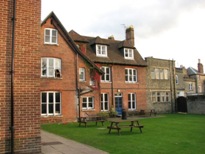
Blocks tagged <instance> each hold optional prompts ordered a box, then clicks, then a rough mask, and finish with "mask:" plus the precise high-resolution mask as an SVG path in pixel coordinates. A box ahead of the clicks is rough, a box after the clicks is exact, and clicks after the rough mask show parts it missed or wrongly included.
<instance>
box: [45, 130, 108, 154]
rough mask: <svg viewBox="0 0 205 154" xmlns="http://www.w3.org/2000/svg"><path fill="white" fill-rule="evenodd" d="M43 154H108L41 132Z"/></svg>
mask: <svg viewBox="0 0 205 154" xmlns="http://www.w3.org/2000/svg"><path fill="white" fill-rule="evenodd" d="M41 142H42V146H41V150H42V154H108V153H107V152H104V151H102V150H99V149H96V148H94V147H91V146H88V145H85V144H82V143H78V142H75V141H72V140H69V139H65V138H63V137H60V136H57V135H54V134H51V133H48V132H46V131H43V130H42V131H41Z"/></svg>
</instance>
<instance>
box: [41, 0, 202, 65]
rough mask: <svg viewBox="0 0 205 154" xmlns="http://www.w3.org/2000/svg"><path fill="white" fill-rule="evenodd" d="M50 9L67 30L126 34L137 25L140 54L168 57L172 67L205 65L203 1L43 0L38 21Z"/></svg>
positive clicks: (97, 33)
mask: <svg viewBox="0 0 205 154" xmlns="http://www.w3.org/2000/svg"><path fill="white" fill-rule="evenodd" d="M51 11H53V12H54V13H55V14H56V15H57V17H58V19H59V20H60V21H61V23H62V24H63V26H64V27H65V28H66V29H67V31H70V30H72V29H73V30H75V31H76V32H77V33H79V34H80V35H85V36H93V37H96V36H100V37H101V38H107V37H109V36H111V35H113V36H114V37H115V39H116V40H124V39H125V28H126V27H129V26H130V25H133V26H134V29H135V47H136V48H137V49H138V51H139V52H140V54H141V55H142V57H143V58H145V57H150V56H153V57H154V58H160V59H170V60H172V59H173V60H175V61H176V66H180V65H184V66H185V67H186V68H187V67H194V68H197V63H198V59H201V62H202V63H203V64H204V67H205V0H72V1H71V0H42V14H41V17H42V20H43V19H44V18H46V16H47V15H48V14H49V13H50V12H51Z"/></svg>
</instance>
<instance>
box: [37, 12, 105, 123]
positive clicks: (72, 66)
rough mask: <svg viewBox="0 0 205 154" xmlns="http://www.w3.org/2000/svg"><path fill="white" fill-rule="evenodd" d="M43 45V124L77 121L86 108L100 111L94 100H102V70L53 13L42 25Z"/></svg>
mask: <svg viewBox="0 0 205 154" xmlns="http://www.w3.org/2000/svg"><path fill="white" fill-rule="evenodd" d="M40 44H41V49H40V57H41V73H40V74H39V76H40V95H41V100H40V102H41V121H42V123H48V122H63V123H65V122H69V121H76V119H77V117H79V115H81V116H82V113H81V112H82V110H83V108H94V109H95V112H99V104H98V103H95V104H94V102H99V80H97V78H99V76H100V74H102V71H101V70H100V69H99V68H98V67H97V66H96V65H95V64H94V63H93V62H91V61H90V60H89V59H88V58H87V57H86V56H85V55H84V54H83V53H82V52H81V51H80V50H79V49H78V47H77V46H76V45H75V43H74V42H73V41H72V39H71V38H70V36H69V35H68V33H67V31H66V30H65V28H64V27H63V25H62V24H61V22H60V21H59V19H58V18H57V17H56V15H55V14H54V13H53V12H52V13H50V14H49V15H48V16H47V18H46V19H45V20H44V21H43V22H42V24H41V43H40ZM87 93H89V97H88V96H87V95H88V94H87Z"/></svg>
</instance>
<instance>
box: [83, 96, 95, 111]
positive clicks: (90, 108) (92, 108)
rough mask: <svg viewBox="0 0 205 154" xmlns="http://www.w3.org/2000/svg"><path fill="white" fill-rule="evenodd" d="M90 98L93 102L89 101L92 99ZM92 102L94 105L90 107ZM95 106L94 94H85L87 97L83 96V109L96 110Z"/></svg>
mask: <svg viewBox="0 0 205 154" xmlns="http://www.w3.org/2000/svg"><path fill="white" fill-rule="evenodd" d="M85 99H86V102H84V100H85ZM89 99H92V102H89V101H90V100H89ZM90 103H91V104H92V106H91V107H90V106H89V105H90ZM84 104H86V107H83V106H84ZM94 108H95V103H94V97H93V96H85V97H82V109H83V110H94Z"/></svg>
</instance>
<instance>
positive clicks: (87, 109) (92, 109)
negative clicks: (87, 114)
mask: <svg viewBox="0 0 205 154" xmlns="http://www.w3.org/2000/svg"><path fill="white" fill-rule="evenodd" d="M81 111H95V109H82V110H81Z"/></svg>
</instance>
